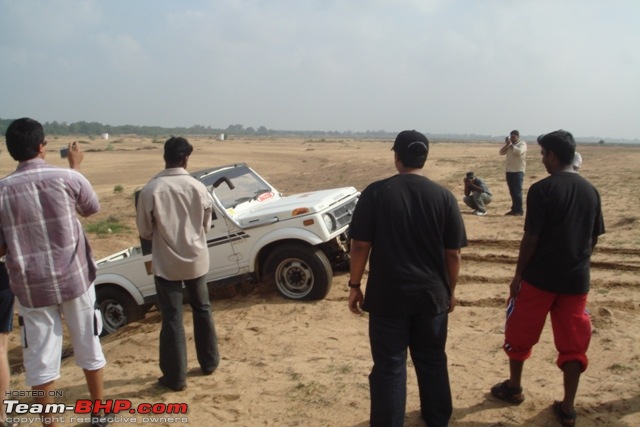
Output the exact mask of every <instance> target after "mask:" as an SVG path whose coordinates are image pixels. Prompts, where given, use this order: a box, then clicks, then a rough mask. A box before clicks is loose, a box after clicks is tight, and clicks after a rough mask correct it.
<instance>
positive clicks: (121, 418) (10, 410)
mask: <svg viewBox="0 0 640 427" xmlns="http://www.w3.org/2000/svg"><path fill="white" fill-rule="evenodd" d="M10 393H12V392H9V393H7V395H9V396H7V397H5V399H4V407H5V412H6V414H7V422H14V423H15V422H19V423H20V424H31V423H39V422H45V423H59V424H64V423H67V422H68V423H90V422H91V420H92V418H93V417H96V416H99V415H102V416H104V414H107V417H108V419H109V421H110V422H111V423H139V422H142V423H149V424H160V423H175V424H187V423H189V417H187V416H186V414H187V412H188V409H189V405H188V404H187V403H146V402H143V403H139V404H134V403H133V402H131V400H129V399H107V400H104V401H101V400H95V401H94V400H90V399H79V400H77V401H76V403H75V404H73V405H66V404H64V403H46V404H39V403H23V402H20V401H19V400H18V399H15V398H12V397H14V396H12V395H11V394H10ZM13 393H16V392H13ZM30 393H33V392H30ZM30 396H31V394H30ZM22 397H24V396H22ZM36 397H37V396H36ZM58 397H60V396H58ZM70 412H71V413H72V414H70Z"/></svg>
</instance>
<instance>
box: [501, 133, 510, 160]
mask: <svg viewBox="0 0 640 427" xmlns="http://www.w3.org/2000/svg"><path fill="white" fill-rule="evenodd" d="M509 146H511V140H510V139H509V137H506V138H505V139H504V146H503V147H502V148H501V149H500V155H501V156H504V155H505V154H507V150H508V149H509Z"/></svg>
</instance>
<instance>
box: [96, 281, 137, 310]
mask: <svg viewBox="0 0 640 427" xmlns="http://www.w3.org/2000/svg"><path fill="white" fill-rule="evenodd" d="M93 284H94V286H95V287H96V289H97V288H99V287H100V286H104V285H108V286H114V285H115V286H118V287H120V288H122V289H123V290H125V291H126V292H127V293H128V294H129V295H131V297H132V298H133V299H134V300H135V301H136V303H137V304H138V305H143V304H144V297H143V296H142V293H141V292H140V290H139V289H138V288H137V287H136V285H134V284H133V283H132V282H131V281H130V280H129V279H127V278H126V277H124V276H121V275H119V274H112V273H107V274H101V275H100V276H98V277H96V280H95V281H94V282H93Z"/></svg>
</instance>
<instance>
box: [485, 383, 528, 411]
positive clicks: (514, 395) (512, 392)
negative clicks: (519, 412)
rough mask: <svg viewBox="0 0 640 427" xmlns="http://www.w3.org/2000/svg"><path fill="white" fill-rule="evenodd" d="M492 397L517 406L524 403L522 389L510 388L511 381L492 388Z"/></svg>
mask: <svg viewBox="0 0 640 427" xmlns="http://www.w3.org/2000/svg"><path fill="white" fill-rule="evenodd" d="M491 395H492V396H493V397H497V398H498V399H500V400H504V401H505V402H509V403H513V404H516V405H519V404H521V403H522V402H524V394H523V393H522V387H509V380H506V381H503V382H501V383H498V384H496V385H494V386H493V387H491Z"/></svg>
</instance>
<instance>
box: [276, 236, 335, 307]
mask: <svg viewBox="0 0 640 427" xmlns="http://www.w3.org/2000/svg"><path fill="white" fill-rule="evenodd" d="M265 272H266V274H267V275H268V277H269V278H270V280H273V281H274V282H275V285H276V288H277V289H278V292H280V293H281V294H282V295H283V296H284V297H286V298H290V299H294V300H321V299H323V298H324V297H326V296H327V294H328V293H329V290H330V289H331V283H332V280H333V271H332V269H331V263H329V259H328V258H327V256H326V255H325V254H324V252H322V251H321V250H320V249H318V248H317V247H315V246H310V245H305V244H300V243H286V244H283V245H281V246H279V247H277V248H275V249H274V250H273V251H272V252H271V254H269V256H268V257H267V260H266V262H265Z"/></svg>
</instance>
